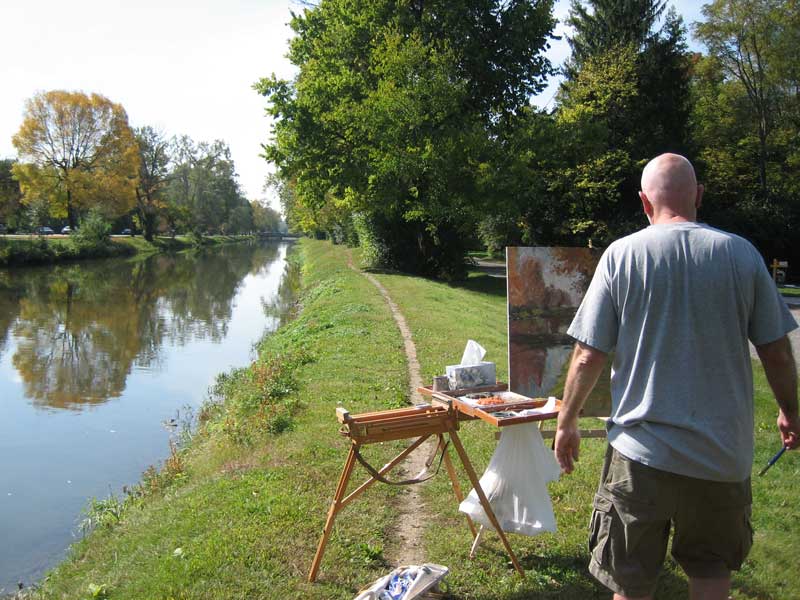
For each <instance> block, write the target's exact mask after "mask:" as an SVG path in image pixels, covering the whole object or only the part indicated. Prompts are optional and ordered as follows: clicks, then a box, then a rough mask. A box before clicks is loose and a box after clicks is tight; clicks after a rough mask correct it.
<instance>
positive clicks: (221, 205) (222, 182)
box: [166, 136, 249, 233]
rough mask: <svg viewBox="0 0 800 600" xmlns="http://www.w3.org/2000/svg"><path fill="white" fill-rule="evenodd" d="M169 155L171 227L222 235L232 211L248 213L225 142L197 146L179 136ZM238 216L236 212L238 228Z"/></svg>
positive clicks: (246, 203) (169, 213)
mask: <svg viewBox="0 0 800 600" xmlns="http://www.w3.org/2000/svg"><path fill="white" fill-rule="evenodd" d="M172 154H173V157H174V158H173V161H174V168H173V170H172V173H171V175H170V178H169V184H168V186H167V189H166V197H167V202H168V205H169V207H168V210H167V215H166V217H167V220H168V221H170V224H171V225H173V226H175V225H177V224H179V223H180V224H182V225H185V226H187V227H189V228H190V229H191V230H192V231H194V232H196V233H203V232H225V231H226V229H227V227H228V225H229V220H230V217H231V213H232V211H234V210H235V209H237V208H240V207H242V209H243V210H249V203H248V202H247V199H246V198H245V197H244V196H243V195H242V193H241V190H240V188H239V183H238V181H237V175H236V170H235V168H234V164H233V159H232V158H231V152H230V149H229V148H228V146H227V144H225V142H223V141H222V140H216V141H214V142H213V143H206V142H200V143H196V142H194V140H192V139H191V138H189V137H188V136H182V137H180V138H177V139H175V140H173V150H172ZM245 205H246V208H245ZM241 216H242V211H239V214H238V215H237V217H236V219H237V224H241Z"/></svg>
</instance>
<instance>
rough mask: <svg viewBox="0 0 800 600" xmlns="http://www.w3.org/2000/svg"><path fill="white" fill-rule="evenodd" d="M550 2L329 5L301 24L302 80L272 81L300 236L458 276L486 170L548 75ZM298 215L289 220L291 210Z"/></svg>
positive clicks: (273, 151)
mask: <svg viewBox="0 0 800 600" xmlns="http://www.w3.org/2000/svg"><path fill="white" fill-rule="evenodd" d="M551 11H552V2H551V1H549V0H541V1H537V2H530V1H522V0H512V1H510V2H508V1H506V2H500V1H492V0H460V1H457V2H453V1H444V0H439V1H434V2H422V1H417V0H407V1H404V2H400V3H396V2H390V1H388V0H381V1H378V2H375V1H371V2H367V1H364V0H362V1H359V2H351V1H345V0H322V1H321V2H320V3H319V4H318V5H317V6H316V7H314V8H311V9H308V10H305V11H304V13H303V14H302V15H295V17H294V18H293V20H292V28H293V29H294V31H295V32H296V37H295V38H294V39H293V40H292V42H291V50H290V53H289V57H290V59H291V60H292V62H293V63H294V64H295V65H297V66H298V68H299V71H298V75H297V77H296V78H295V79H294V81H292V82H288V81H281V80H277V79H275V78H274V77H273V78H265V79H262V80H261V81H260V82H259V83H258V84H257V85H256V89H257V91H259V93H261V94H262V95H264V96H266V97H267V98H268V100H269V103H270V108H269V113H270V114H271V115H272V116H273V117H274V119H275V122H274V125H273V134H274V136H273V139H274V141H273V142H272V143H270V144H268V145H267V146H265V156H266V158H267V159H268V160H270V161H272V162H274V163H275V164H276V166H277V169H278V175H279V177H280V179H281V180H282V181H283V183H284V189H285V191H286V192H287V196H286V198H287V200H289V201H290V205H287V206H284V210H285V214H286V216H287V221H288V223H289V226H290V227H300V228H302V230H304V231H306V232H309V233H316V234H318V235H320V234H323V233H324V234H326V235H329V236H332V237H335V238H336V239H342V240H349V239H350V238H351V237H352V236H353V235H354V234H355V231H356V230H357V231H358V237H359V240H360V242H361V243H362V244H369V245H370V246H371V247H372V249H373V250H375V252H373V253H372V254H373V256H375V258H376V262H377V263H379V264H381V265H382V266H389V267H394V268H399V269H402V270H406V271H414V272H420V273H426V274H430V275H443V276H447V277H453V276H456V275H458V274H459V272H460V270H461V263H462V262H463V248H464V240H465V239H466V238H467V237H469V236H470V235H472V233H471V232H472V231H473V230H474V223H475V220H476V216H475V214H476V212H479V211H480V208H481V206H482V202H483V198H482V196H481V194H480V193H479V190H478V185H477V179H478V170H477V168H476V166H477V165H478V164H480V163H481V162H482V161H483V160H484V159H485V157H486V155H487V153H488V152H489V151H490V149H491V147H492V146H493V144H495V143H497V139H498V135H499V132H500V131H502V130H503V129H504V128H506V127H508V126H509V124H510V123H511V122H513V120H514V115H515V114H516V113H518V112H519V111H521V110H523V109H524V107H525V106H526V105H527V103H528V100H529V97H530V95H531V94H533V93H536V92H538V91H539V90H541V89H542V87H543V85H544V80H545V78H546V76H547V75H548V74H549V73H550V72H551V68H550V63H549V62H548V60H547V58H546V57H545V55H544V53H543V52H542V51H543V50H544V49H546V47H547V42H548V38H549V36H550V34H551V31H552V28H553V26H554V21H553V18H552V14H551ZM287 208H288V209H289V210H286V209H287Z"/></svg>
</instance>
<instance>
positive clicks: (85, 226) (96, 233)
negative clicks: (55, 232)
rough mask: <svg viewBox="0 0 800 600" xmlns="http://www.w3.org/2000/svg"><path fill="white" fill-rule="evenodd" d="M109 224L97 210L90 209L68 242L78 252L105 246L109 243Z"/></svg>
mask: <svg viewBox="0 0 800 600" xmlns="http://www.w3.org/2000/svg"><path fill="white" fill-rule="evenodd" d="M110 233H111V224H110V223H109V222H108V221H107V220H106V219H105V217H104V216H103V215H102V214H101V213H100V211H99V210H97V209H94V208H93V209H92V210H90V211H89V213H88V214H87V215H86V217H85V218H84V219H83V221H82V222H81V226H80V228H79V229H78V230H77V231H75V233H73V234H72V236H70V241H71V242H72V243H73V245H74V246H75V247H76V248H77V249H78V250H80V251H83V250H84V249H86V248H97V247H100V246H105V245H107V244H108V243H109V242H110V238H109V234H110Z"/></svg>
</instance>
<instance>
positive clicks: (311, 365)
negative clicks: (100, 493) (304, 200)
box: [34, 240, 800, 600]
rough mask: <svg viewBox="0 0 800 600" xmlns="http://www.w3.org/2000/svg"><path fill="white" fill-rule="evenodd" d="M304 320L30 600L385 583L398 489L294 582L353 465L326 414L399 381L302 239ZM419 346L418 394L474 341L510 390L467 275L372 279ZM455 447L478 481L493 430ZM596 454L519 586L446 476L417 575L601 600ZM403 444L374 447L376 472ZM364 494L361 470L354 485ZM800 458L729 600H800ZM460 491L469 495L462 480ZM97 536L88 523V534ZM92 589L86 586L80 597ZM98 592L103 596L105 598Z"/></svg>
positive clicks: (338, 262) (516, 594)
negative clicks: (475, 534)
mask: <svg viewBox="0 0 800 600" xmlns="http://www.w3.org/2000/svg"><path fill="white" fill-rule="evenodd" d="M298 246H299V249H300V252H301V253H302V265H303V266H302V269H303V286H304V291H303V294H302V296H301V302H302V307H303V309H302V312H301V313H300V315H299V317H298V318H297V319H295V320H294V321H292V322H291V323H289V324H288V325H286V326H285V327H283V328H282V329H281V330H279V332H278V333H276V334H274V335H273V336H271V337H269V338H267V339H266V340H264V342H263V343H262V344H261V345H260V348H259V357H258V360H257V361H256V363H255V364H254V365H251V366H250V367H248V368H246V369H241V370H239V371H235V372H233V373H230V374H228V375H226V376H225V377H223V378H222V379H221V380H220V385H219V386H218V389H217V392H218V396H217V397H216V398H215V400H214V401H213V402H211V403H210V404H209V405H207V407H206V408H205V410H204V411H203V412H202V417H203V423H204V424H203V425H202V426H201V428H200V430H199V431H198V432H197V433H196V434H195V435H194V439H193V441H192V443H191V444H189V445H188V446H186V447H184V448H181V449H174V450H173V454H172V455H171V457H170V458H169V459H168V460H167V461H166V463H165V465H164V467H163V468H162V469H161V471H159V472H156V471H151V472H150V473H148V474H146V476H145V478H144V480H143V481H142V483H141V484H140V485H139V486H136V488H135V489H134V491H133V492H132V493H131V494H130V495H129V498H128V499H127V500H125V501H124V504H125V506H124V507H122V508H121V509H120V507H119V505H118V502H117V501H116V500H109V501H105V502H103V501H99V502H97V503H96V507H95V510H96V513H97V514H96V515H94V520H95V522H97V523H98V526H97V527H96V529H95V531H94V532H93V533H92V534H91V535H90V536H89V537H88V538H87V539H86V540H84V541H81V542H79V543H77V544H76V545H75V546H74V548H73V549H72V551H71V552H70V556H69V558H68V559H67V560H66V561H65V562H64V563H63V564H62V565H61V566H59V567H58V568H57V569H56V570H55V571H54V572H53V573H52V574H51V575H50V576H49V577H48V578H47V580H46V581H45V582H44V584H43V586H42V589H41V591H40V592H38V593H36V594H35V595H34V597H44V598H59V599H60V598H89V597H92V594H95V595H96V594H103V596H102V597H108V598H176V599H177V598H275V599H278V598H281V599H283V598H320V599H322V598H325V599H328V598H331V599H338V598H342V599H345V598H346V599H351V598H352V597H353V596H354V595H355V593H356V591H357V590H358V588H360V587H361V586H363V585H365V584H366V583H368V582H370V581H372V580H373V579H375V578H377V577H378V576H379V575H381V574H383V573H385V572H386V571H388V570H389V565H388V564H387V561H386V558H385V557H384V551H383V549H384V548H386V547H388V546H390V544H391V541H392V540H391V539H389V537H388V536H389V535H390V533H389V532H391V531H392V526H393V525H394V519H393V509H392V506H393V502H395V494H397V493H398V492H397V490H396V489H395V488H390V487H389V486H383V485H377V486H374V487H372V488H371V489H370V490H369V491H368V492H367V493H366V494H365V495H364V496H362V497H361V498H359V500H358V501H357V502H355V503H353V504H352V505H351V506H348V507H347V508H346V509H345V511H344V512H343V513H342V515H341V516H340V518H339V520H338V521H337V526H336V528H335V530H334V535H333V537H332V539H331V543H330V544H329V547H328V552H327V554H326V557H325V560H324V562H323V565H322V572H321V578H320V582H319V583H318V584H315V585H310V584H307V583H306V582H305V576H306V574H307V571H308V568H309V566H310V564H311V559H312V557H313V554H314V550H315V548H316V544H317V541H318V536H319V534H320V532H321V529H322V526H323V522H324V516H325V512H326V511H327V508H328V504H329V502H330V499H331V496H332V495H333V491H334V488H335V484H336V478H337V477H338V475H339V472H340V469H341V467H342V463H343V461H344V457H345V453H346V448H347V445H346V440H345V439H344V438H342V437H341V436H340V435H338V433H337V430H338V424H337V423H336V421H335V419H334V414H333V413H334V408H335V407H336V406H337V404H342V405H344V406H345V407H346V408H348V409H349V410H350V411H352V412H362V411H366V410H372V409H378V408H386V407H392V406H398V405H401V404H402V403H403V402H404V401H405V397H406V386H407V374H406V364H405V358H404V354H403V347H402V341H401V338H400V335H399V333H398V331H397V328H396V326H395V324H394V321H393V319H392V318H391V315H390V313H389V310H388V308H387V306H386V304H385V302H384V301H383V299H382V298H381V297H380V295H379V294H378V292H377V290H375V288H374V287H373V286H372V285H371V284H370V283H369V282H368V281H366V279H365V278H364V277H362V276H360V275H358V274H357V273H354V272H353V271H351V270H350V269H348V268H347V267H346V262H347V251H346V250H345V249H343V248H341V247H336V246H331V245H330V244H328V243H326V242H317V241H312V240H303V241H301V242H300V243H299V244H298ZM376 276H377V277H378V279H379V280H380V281H381V282H382V283H383V285H384V286H385V287H386V288H387V289H388V290H389V293H390V294H391V295H392V297H393V299H394V301H395V302H396V303H397V304H398V305H399V306H400V308H401V310H402V311H403V313H404V315H405V317H406V320H407V322H408V324H409V326H410V328H411V330H412V332H413V335H414V340H415V343H416V345H417V350H418V356H419V359H420V363H421V366H422V371H423V377H424V379H425V380H430V378H431V377H432V376H433V375H434V374H438V373H440V372H441V371H442V369H443V368H444V366H445V365H447V364H453V363H454V362H458V360H459V358H460V355H461V351H462V350H463V346H464V343H465V342H466V340H467V339H468V338H472V339H475V340H477V341H479V342H480V343H481V344H482V345H483V346H484V347H485V348H486V349H487V350H488V354H487V358H489V359H491V360H495V361H496V362H497V366H498V376H499V377H500V378H506V377H507V372H506V358H505V356H506V333H505V331H506V327H505V291H504V282H503V280H500V279H494V278H491V277H488V276H485V275H480V274H473V275H472V276H471V277H470V278H469V279H468V280H467V281H466V282H464V283H463V284H461V285H457V286H456V285H448V284H444V283H440V282H436V281H431V280H427V279H422V278H414V277H408V276H401V275H393V274H385V273H384V274H377V275H376ZM756 407H757V412H756V423H757V427H756V447H757V451H756V465H762V464H764V463H765V462H766V460H767V459H768V457H769V456H771V455H772V454H773V453H774V452H775V450H776V449H777V445H778V438H777V435H776V432H775V424H774V416H775V409H774V407H773V401H772V399H771V396H770V394H769V391H768V387H767V386H766V383H765V380H764V376H763V372H762V371H761V369H760V367H758V366H756ZM461 436H462V439H463V441H464V443H465V446H466V447H467V449H468V451H469V452H470V455H471V457H472V459H473V461H474V463H475V466H476V468H477V469H478V470H479V471H482V470H483V468H485V465H486V464H487V463H488V460H489V457H490V455H491V452H492V450H493V448H494V445H495V441H494V431H493V430H492V429H491V428H489V427H488V426H487V425H485V424H483V423H468V424H464V426H463V428H462V432H461ZM603 445H604V442H602V441H598V440H586V441H585V442H584V444H583V448H582V456H581V461H580V463H579V468H578V470H577V472H576V473H575V474H573V475H572V476H570V477H565V478H563V479H562V480H561V481H559V482H557V483H554V484H552V485H551V495H552V498H553V502H554V506H555V510H556V516H557V519H558V525H559V531H558V533H555V534H544V535H542V536H539V537H535V538H526V537H522V536H517V535H512V536H511V543H512V545H513V547H514V549H515V550H516V552H517V554H518V556H519V557H520V559H521V561H522V563H523V566H524V567H525V568H526V569H527V570H528V577H527V578H526V579H525V580H521V579H520V578H519V577H518V576H517V575H516V574H515V573H514V572H513V571H512V570H511V568H510V565H509V563H508V559H507V557H506V556H505V555H504V553H503V551H502V547H501V546H500V544H499V542H498V540H497V539H496V536H493V535H487V536H486V538H487V539H486V541H485V542H484V544H483V545H482V547H481V549H480V551H479V554H478V558H477V559H476V561H474V562H470V561H469V560H468V559H467V553H468V550H469V546H470V539H469V534H468V530H467V527H466V524H465V522H464V520H463V518H462V517H461V516H460V515H459V513H458V512H457V506H456V502H455V499H454V498H453V495H452V492H451V490H450V489H449V485H448V480H447V478H446V477H445V476H443V475H440V476H439V477H437V478H435V479H433V480H432V482H431V483H430V484H428V485H427V486H425V487H424V488H423V489H424V492H423V493H424V497H425V501H426V502H425V504H426V510H427V512H428V513H429V515H430V518H429V520H428V522H427V527H426V531H425V544H426V554H427V556H426V560H428V561H431V562H439V563H441V564H445V565H447V566H449V567H450V568H451V574H450V575H449V576H448V578H447V582H448V583H447V587H448V589H449V596H448V597H449V598H452V599H464V600H466V599H484V598H485V599H489V598H500V599H504V600H521V599H522V598H565V599H570V598H574V599H577V598H581V599H583V598H608V597H610V594H608V592H606V591H605V590H603V589H602V588H601V587H600V586H599V585H598V584H596V583H595V582H594V581H593V580H592V579H591V578H590V577H589V575H588V574H587V572H586V564H587V558H588V555H587V551H586V547H585V546H586V529H587V523H588V519H589V512H590V510H591V509H590V506H591V497H592V494H593V491H594V488H595V485H596V479H597V477H598V473H599V469H600V463H601V460H602V454H603ZM396 451H397V445H395V444H387V445H385V446H384V445H377V446H370V447H369V448H368V449H367V450H366V451H365V454H368V458H369V459H370V460H371V461H372V462H373V464H383V462H382V461H384V462H385V460H386V458H388V457H389V456H390V454H393V453H396ZM357 472H358V473H359V475H360V476H362V477H363V471H361V470H358V471H357ZM798 475H800V460H798V456H797V453H791V454H787V455H786V456H784V458H783V459H781V462H780V463H779V464H778V465H776V466H775V467H774V468H773V469H772V470H771V471H770V473H769V474H768V476H766V477H764V478H763V479H756V480H755V481H754V486H753V487H754V524H755V528H756V545H755V548H754V550H753V552H752V555H751V559H750V560H749V561H748V563H747V565H746V567H745V569H744V570H743V571H742V572H741V573H740V574H738V575H737V576H736V577H735V580H734V582H735V583H734V587H735V592H734V597H735V598H737V599H744V598H749V599H756V598H758V599H764V600H770V599H774V600H778V599H780V600H787V599H789V600H791V599H792V598H800V595H798V593H797V591H796V588H795V587H793V586H792V585H791V584H792V583H793V581H792V580H791V579H790V577H791V576H792V574H793V573H797V572H800V562H799V561H798V558H797V553H796V552H795V551H794V549H795V545H796V542H795V540H796V538H797V536H798V533H800V526H799V525H798V523H800V519H799V518H798V517H800V514H798V507H797V502H796V498H797V493H798V487H797V485H798V484H797V483H796V482H797V481H798ZM462 483H463V484H464V487H465V488H467V489H468V485H467V484H466V478H464V477H462ZM90 520H91V519H90ZM90 586H94V587H92V588H91V590H94V592H92V591H91V590H90ZM686 589H687V588H686V581H685V579H684V578H683V576H682V574H681V573H680V572H679V570H678V569H677V568H676V567H675V566H674V565H672V564H669V565H668V567H667V569H666V571H665V573H664V575H663V577H662V580H661V582H660V586H659V591H658V594H657V598H659V599H671V598H685V597H686ZM98 590H101V591H99V592H98Z"/></svg>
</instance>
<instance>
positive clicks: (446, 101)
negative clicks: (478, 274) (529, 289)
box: [256, 0, 800, 277]
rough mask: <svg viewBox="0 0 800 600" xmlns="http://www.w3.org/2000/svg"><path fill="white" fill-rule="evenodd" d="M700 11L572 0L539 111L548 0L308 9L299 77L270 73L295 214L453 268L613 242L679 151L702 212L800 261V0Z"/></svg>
mask: <svg viewBox="0 0 800 600" xmlns="http://www.w3.org/2000/svg"><path fill="white" fill-rule="evenodd" d="M703 15H704V20H703V21H702V22H699V23H693V24H689V25H687V24H686V23H684V21H683V19H682V18H681V16H680V15H678V14H677V13H676V12H675V10H674V9H673V8H670V7H669V6H668V3H667V1H666V0H631V1H626V2H618V1H616V0H589V1H580V0H573V2H572V7H571V10H570V13H569V17H568V18H567V25H569V26H570V27H569V29H568V31H569V33H568V41H569V44H570V47H571V55H570V57H569V59H568V60H567V61H566V64H565V65H564V66H563V68H562V69H561V72H562V73H563V75H564V81H563V84H562V85H561V87H560V89H559V91H558V94H557V95H556V96H555V98H554V99H553V100H552V102H550V103H548V105H547V107H546V108H545V109H538V108H535V107H534V106H533V103H532V97H533V96H535V95H537V94H539V93H541V92H542V90H543V89H544V87H545V83H546V80H547V78H548V77H549V76H551V75H553V74H555V73H556V72H557V69H556V68H554V66H553V65H552V64H551V63H550V61H549V60H548V59H547V57H546V52H547V49H548V48H549V43H550V41H551V40H552V39H553V37H554V33H553V32H554V28H555V26H556V20H555V18H554V16H553V1H552V0H527V1H526V0H511V1H508V0H503V1H500V0H433V1H431V0H426V1H424V2H423V1H422V0H406V1H403V2H394V1H390V0H373V1H370V2H351V1H349V0H321V1H320V2H318V3H316V5H315V6H309V7H307V8H305V9H304V10H303V11H302V13H301V14H297V15H295V16H294V17H293V19H292V22H291V26H292V29H293V30H294V32H295V36H294V37H293V39H292V40H291V42H290V49H289V58H290V60H291V61H292V63H293V64H294V65H296V66H297V67H298V71H297V76H296V77H295V78H294V79H293V80H291V81H285V80H279V79H277V78H275V77H274V76H273V77H271V78H265V79H262V80H261V81H260V82H259V83H258V84H257V85H256V89H257V91H258V92H259V93H261V94H262V95H264V96H265V97H266V98H267V100H268V101H269V111H270V112H271V114H272V115H273V117H274V118H275V121H274V125H273V130H272V139H271V141H270V142H269V144H268V145H267V157H268V159H269V160H271V161H273V162H274V163H275V164H276V165H277V167H278V178H277V186H278V188H279V192H280V197H281V201H282V203H283V209H284V214H285V215H286V217H287V220H288V223H289V226H290V228H292V229H293V230H297V231H303V232H306V233H309V234H313V235H316V236H329V237H331V238H333V239H335V240H337V241H342V242H346V243H349V244H360V245H361V246H362V247H363V248H364V254H365V256H367V257H368V258H370V259H371V260H372V261H373V263H374V264H376V265H381V266H385V267H392V268H399V269H402V270H406V271H411V272H418V273H424V274H429V275H436V276H445V277H456V276H459V275H460V274H461V273H462V272H463V266H462V264H463V256H464V254H465V250H466V249H468V248H478V247H480V246H483V247H485V248H487V249H488V250H489V251H491V252H494V253H497V252H499V251H500V250H501V249H502V248H503V247H504V246H506V245H577V246H585V245H588V244H591V245H594V246H598V247H602V246H605V245H607V244H608V243H609V242H610V241H612V240H613V239H615V238H617V237H619V236H622V235H625V234H627V233H630V232H632V231H634V230H636V229H639V228H641V227H642V226H643V225H644V224H645V221H644V217H643V216H642V214H641V209H640V200H639V198H638V196H637V191H638V189H639V178H640V174H641V170H642V168H643V166H644V164H645V163H646V162H647V161H648V160H649V159H650V158H652V157H654V156H655V155H657V154H660V153H662V152H666V151H674V152H679V153H682V154H684V155H686V156H687V157H688V158H690V159H691V160H692V161H693V162H694V164H695V166H696V167H697V170H698V175H699V178H700V180H701V181H703V182H704V183H705V185H706V195H705V199H704V206H703V208H702V209H701V214H700V218H701V220H703V221H706V222H708V223H710V224H712V225H715V226H719V227H723V228H725V229H728V230H731V231H734V232H737V233H740V234H742V235H744V236H746V237H747V238H749V239H751V240H752V241H753V242H755V243H756V245H757V246H758V247H759V248H760V249H761V251H762V252H763V253H764V255H765V257H769V258H773V257H777V258H783V259H789V260H791V261H793V263H794V264H795V265H797V262H798V260H800V250H799V249H798V245H797V243H796V242H797V237H796V232H797V231H798V230H800V227H798V226H800V200H799V199H798V198H799V196H798V195H799V194H800V101H799V98H798V90H800V66H798V65H800V63H798V61H797V48H798V47H800V3H798V2H797V0H714V1H713V2H711V3H709V4H706V5H705V6H704V7H703ZM688 27H691V28H692V31H693V32H694V35H695V37H696V39H698V40H699V41H700V42H702V43H703V45H704V47H705V49H706V53H705V54H700V53H694V52H690V51H689V50H688V48H687V44H686V39H687V35H688Z"/></svg>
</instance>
